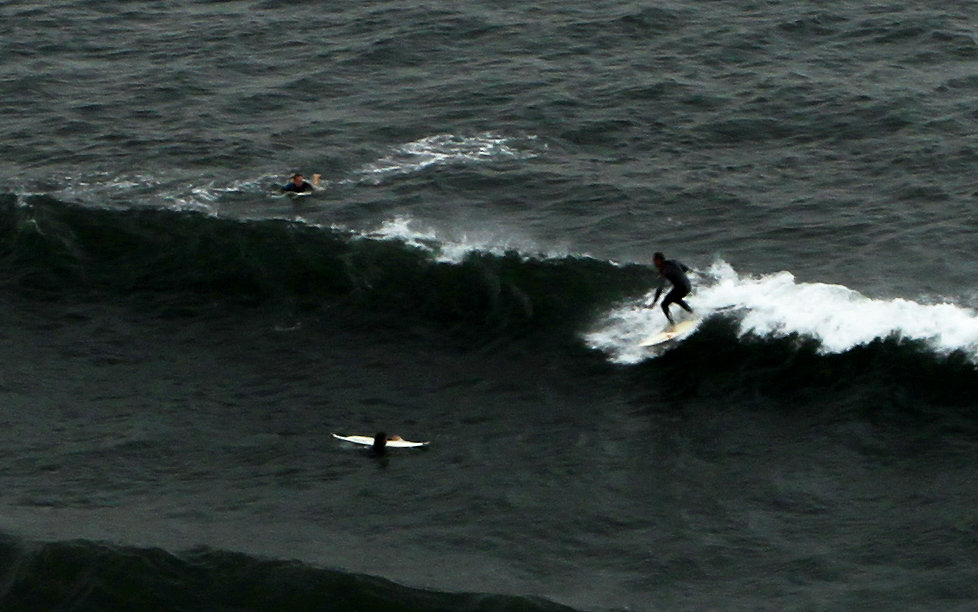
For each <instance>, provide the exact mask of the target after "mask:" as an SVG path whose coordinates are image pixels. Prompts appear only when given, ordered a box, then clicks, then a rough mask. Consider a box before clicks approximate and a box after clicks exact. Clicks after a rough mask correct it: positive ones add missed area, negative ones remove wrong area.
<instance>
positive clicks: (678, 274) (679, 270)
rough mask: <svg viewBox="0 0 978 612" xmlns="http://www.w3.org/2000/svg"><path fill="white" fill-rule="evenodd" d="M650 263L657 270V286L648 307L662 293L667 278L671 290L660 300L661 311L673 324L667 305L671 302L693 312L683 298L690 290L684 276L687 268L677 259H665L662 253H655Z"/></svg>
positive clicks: (690, 286)
mask: <svg viewBox="0 0 978 612" xmlns="http://www.w3.org/2000/svg"><path fill="white" fill-rule="evenodd" d="M652 263H654V264H655V267H656V268H658V270H659V277H660V280H659V287H658V288H657V289H656V290H655V299H654V300H652V303H651V304H649V305H648V307H649V308H651V307H652V306H655V303H656V302H658V301H659V296H660V295H662V288H663V287H664V286H665V284H666V281H667V280H668V281H669V282H670V283H672V290H670V291H669V293H667V294H666V297H665V299H664V300H662V312H664V313H666V319H668V320H669V323H670V324H671V325H675V324H676V322H675V321H673V319H672V315H670V314H669V305H670V304H672V303H676V304H679V305H680V306H681V307H682V308H683V309H684V310H686V312H693V309H692V308H690V307H689V304H687V303H686V301H685V300H683V298H684V297H686V295H687V294H689V292H690V291H691V290H692V285H691V284H690V282H689V278H687V277H686V272H689V268H687V267H686V266H684V265H683V264H681V263H680V262H678V261H674V260H671V259H666V258H665V256H664V255H663V254H662V253H656V254H654V255H653V256H652Z"/></svg>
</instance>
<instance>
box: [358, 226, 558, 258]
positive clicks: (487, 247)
mask: <svg viewBox="0 0 978 612" xmlns="http://www.w3.org/2000/svg"><path fill="white" fill-rule="evenodd" d="M361 235H362V236H364V237H366V238H372V239H375V240H397V241H400V242H403V243H404V244H407V245H410V246H413V247H416V248H420V249H424V250H425V251H428V252H429V253H431V256H432V258H434V259H435V261H438V262H442V263H454V264H457V263H461V262H462V261H463V260H464V259H465V257H466V256H468V255H469V254H471V253H487V254H490V255H496V256H502V255H505V254H507V253H514V252H515V253H519V254H520V256H521V257H523V258H524V259H529V258H534V259H560V258H563V257H566V256H567V253H566V252H558V251H553V250H548V251H543V250H541V249H540V248H539V247H538V245H536V244H535V243H533V241H532V240H529V239H519V238H516V237H514V236H512V235H506V236H504V237H502V238H499V237H497V236H496V235H495V234H493V233H492V232H488V231H487V232H483V233H472V232H462V233H458V234H455V233H453V232H444V231H439V230H437V229H435V228H433V227H430V226H426V225H424V224H423V223H422V222H420V221H418V220H416V219H413V218H412V217H410V216H408V215H397V216H396V217H393V218H391V219H387V220H385V221H383V222H382V223H381V224H380V226H378V227H377V228H375V229H372V230H370V231H367V232H363V233H361ZM530 254H532V255H530Z"/></svg>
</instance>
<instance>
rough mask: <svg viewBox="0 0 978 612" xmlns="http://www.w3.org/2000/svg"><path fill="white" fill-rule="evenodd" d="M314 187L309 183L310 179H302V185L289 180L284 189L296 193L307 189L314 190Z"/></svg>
mask: <svg viewBox="0 0 978 612" xmlns="http://www.w3.org/2000/svg"><path fill="white" fill-rule="evenodd" d="M313 190H314V187H313V186H312V185H311V184H310V183H309V181H302V184H301V185H296V184H295V183H293V182H291V181H289V183H288V184H287V185H284V186H283V187H282V191H294V192H296V193H302V192H305V191H313Z"/></svg>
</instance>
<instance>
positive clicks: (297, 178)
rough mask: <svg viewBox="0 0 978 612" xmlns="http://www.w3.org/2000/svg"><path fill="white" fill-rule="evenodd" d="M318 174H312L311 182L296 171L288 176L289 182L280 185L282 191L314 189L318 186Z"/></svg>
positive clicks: (293, 191) (291, 191)
mask: <svg viewBox="0 0 978 612" xmlns="http://www.w3.org/2000/svg"><path fill="white" fill-rule="evenodd" d="M319 176H320V175H318V174H313V175H312V183H310V182H309V181H307V180H306V179H305V178H304V177H303V176H302V175H301V174H299V173H298V172H296V173H295V174H293V175H292V176H291V177H290V178H289V182H288V183H286V184H285V185H283V186H282V191H284V192H286V193H306V192H307V191H315V190H316V188H317V187H319Z"/></svg>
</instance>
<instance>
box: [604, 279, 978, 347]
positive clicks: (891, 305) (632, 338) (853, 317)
mask: <svg viewBox="0 0 978 612" xmlns="http://www.w3.org/2000/svg"><path fill="white" fill-rule="evenodd" d="M694 286H695V287H696V291H695V293H694V295H691V296H690V297H689V298H688V299H689V302H690V305H691V306H693V307H694V308H696V309H697V310H698V311H699V313H700V314H703V313H708V312H712V311H716V310H718V309H731V310H730V312H731V313H732V315H733V316H736V317H737V318H738V319H739V327H738V333H739V335H741V336H744V335H748V334H753V335H757V336H771V337H784V336H787V335H791V334H800V335H802V336H806V337H809V338H813V339H815V340H817V341H818V342H819V343H820V350H821V351H822V352H823V353H841V352H844V351H847V350H849V349H852V348H855V347H857V346H860V345H864V344H867V343H869V342H872V341H874V340H876V339H884V338H889V337H899V338H906V339H912V340H918V341H922V342H924V343H926V344H927V345H928V346H930V347H931V348H932V349H933V350H934V351H935V352H937V353H941V354H946V353H949V352H952V351H957V350H961V351H965V352H968V353H971V354H973V355H975V356H976V361H978V315H976V313H975V311H974V310H972V309H970V308H966V307H963V306H961V305H957V304H954V303H951V302H949V301H943V302H940V303H922V302H919V301H913V300H910V299H905V298H895V299H876V298H870V297H866V296H864V295H862V294H860V293H859V292H858V291H854V290H852V289H849V288H848V287H845V286H842V285H832V284H825V283H799V282H797V281H796V279H795V277H794V275H792V274H791V273H790V272H777V273H774V274H769V275H763V276H758V277H742V276H739V275H738V274H737V273H736V272H735V271H734V270H733V268H732V267H731V266H730V265H729V264H726V263H725V262H717V263H715V264H714V265H713V266H711V267H710V269H709V270H707V271H706V272H705V273H704V274H702V275H701V276H700V277H697V278H695V281H694ZM648 297H650V296H646V297H645V298H643V300H644V299H647V298H648ZM640 306H641V303H631V304H621V305H619V306H617V307H616V308H614V309H612V310H611V311H610V312H609V313H606V314H605V316H604V317H603V318H602V319H601V320H600V321H599V322H598V323H597V325H596V326H595V328H594V329H593V330H591V331H590V332H588V333H587V334H586V335H585V341H586V342H587V343H588V345H589V346H591V347H592V348H595V349H598V350H601V351H603V352H605V353H606V354H608V356H609V358H610V359H611V360H612V361H614V362H616V363H636V362H638V361H641V360H643V359H647V358H649V357H650V356H654V355H655V353H654V352H651V351H648V350H646V349H639V348H638V347H636V346H635V345H636V344H637V343H638V342H640V341H641V339H642V338H644V337H645V336H647V335H648V334H650V333H652V332H654V331H657V330H658V329H659V328H661V327H662V326H663V325H664V323H665V319H664V317H663V315H662V311H661V309H659V308H658V307H656V308H654V309H644V308H640ZM678 311H679V309H678V308H676V312H677V313H678Z"/></svg>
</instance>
